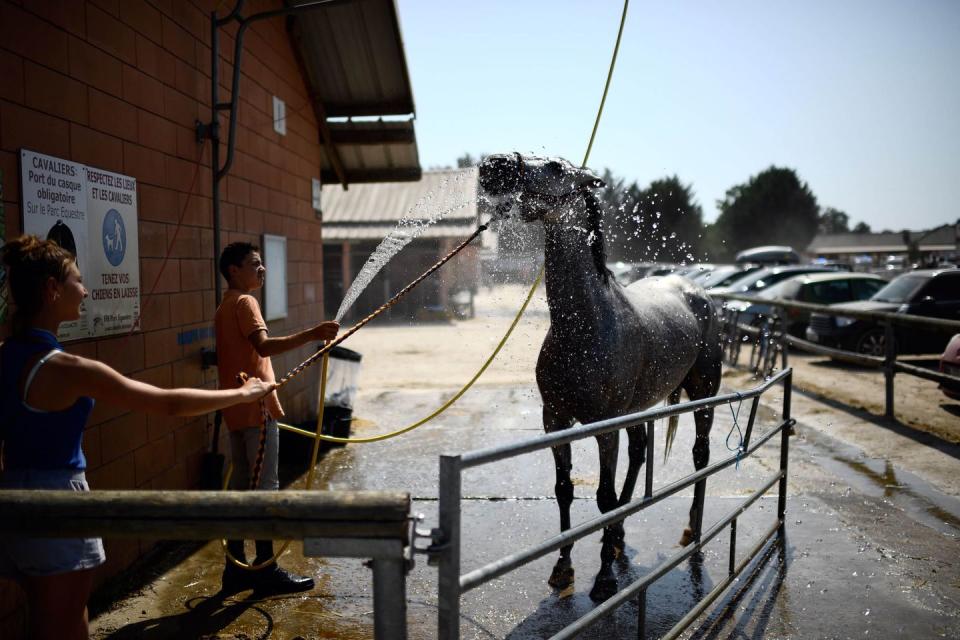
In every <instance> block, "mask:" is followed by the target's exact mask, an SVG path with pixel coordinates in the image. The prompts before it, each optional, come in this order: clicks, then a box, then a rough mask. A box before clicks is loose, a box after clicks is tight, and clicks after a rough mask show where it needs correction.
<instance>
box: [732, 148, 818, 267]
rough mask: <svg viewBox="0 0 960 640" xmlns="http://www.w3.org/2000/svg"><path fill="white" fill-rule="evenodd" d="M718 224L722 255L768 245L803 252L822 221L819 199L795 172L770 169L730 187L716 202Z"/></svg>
mask: <svg viewBox="0 0 960 640" xmlns="http://www.w3.org/2000/svg"><path fill="white" fill-rule="evenodd" d="M717 208H718V209H719V210H720V215H719V216H718V217H717V222H716V224H715V226H716V231H717V238H718V239H719V240H720V241H721V242H722V243H723V246H724V250H723V255H722V256H716V257H715V259H716V258H719V257H723V258H727V259H729V258H732V257H733V254H735V253H736V252H738V251H742V250H743V249H747V248H749V247H755V246H757V245H765V244H782V245H789V246H792V247H794V248H795V249H799V250H801V251H802V250H803V249H805V248H806V247H807V245H808V244H809V243H810V240H811V239H812V238H813V236H814V234H815V233H816V232H817V227H818V224H819V218H820V215H819V214H820V207H819V206H818V205H817V198H816V197H815V196H814V195H813V193H812V192H811V191H810V187H808V186H807V184H806V183H804V182H801V181H800V178H798V177H797V174H796V172H795V171H794V170H793V169H787V168H781V167H774V166H771V167H770V168H769V169H766V170H765V171H762V172H760V173H759V174H757V175H756V176H752V177H751V178H750V179H749V180H748V181H747V183H746V184H738V185H736V186H733V187H731V188H730V189H729V190H728V191H727V193H726V197H725V198H724V199H723V200H720V201H718V202H717Z"/></svg>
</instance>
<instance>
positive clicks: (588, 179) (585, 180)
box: [580, 169, 607, 189]
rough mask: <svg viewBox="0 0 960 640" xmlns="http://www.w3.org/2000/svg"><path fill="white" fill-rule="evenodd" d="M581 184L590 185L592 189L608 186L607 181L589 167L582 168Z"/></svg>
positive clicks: (582, 185)
mask: <svg viewBox="0 0 960 640" xmlns="http://www.w3.org/2000/svg"><path fill="white" fill-rule="evenodd" d="M580 186H581V187H590V188H591V189H602V188H603V187H605V186H607V183H606V182H604V181H603V180H601V179H600V177H599V176H597V175H596V174H594V173H593V172H592V171H590V170H589V169H581V170H580Z"/></svg>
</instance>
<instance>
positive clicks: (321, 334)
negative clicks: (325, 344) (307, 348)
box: [311, 320, 340, 340]
mask: <svg viewBox="0 0 960 640" xmlns="http://www.w3.org/2000/svg"><path fill="white" fill-rule="evenodd" d="M339 331H340V323H338V322H333V321H332V320H331V321H329V322H321V323H320V324H318V325H317V326H315V327H314V328H313V329H311V334H312V336H313V339H314V340H333V339H334V338H336V337H337V333H338V332H339Z"/></svg>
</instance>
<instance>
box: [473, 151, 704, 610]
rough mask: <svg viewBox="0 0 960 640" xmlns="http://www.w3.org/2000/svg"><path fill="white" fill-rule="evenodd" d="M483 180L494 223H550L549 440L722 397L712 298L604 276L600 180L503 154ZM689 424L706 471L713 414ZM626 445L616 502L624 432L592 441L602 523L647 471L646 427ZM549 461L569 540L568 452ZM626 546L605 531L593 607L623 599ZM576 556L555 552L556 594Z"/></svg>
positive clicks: (544, 372)
mask: <svg viewBox="0 0 960 640" xmlns="http://www.w3.org/2000/svg"><path fill="white" fill-rule="evenodd" d="M479 180H480V189H479V191H480V193H479V196H480V198H481V199H484V200H486V201H487V202H489V203H490V204H491V205H492V206H493V207H494V208H495V209H496V214H495V217H501V218H507V217H510V216H512V215H519V217H520V219H521V220H523V221H524V222H534V221H536V220H541V221H543V225H544V231H545V251H546V256H545V267H546V288H547V302H548V305H549V308H550V329H549V331H548V332H547V336H546V338H545V339H544V341H543V346H542V347H541V349H540V357H539V359H538V361H537V384H538V386H539V387H540V395H541V398H542V399H543V427H544V429H545V430H546V432H547V433H552V432H555V431H558V430H561V429H567V428H569V427H570V426H572V425H573V424H574V422H579V423H581V424H586V423H590V422H595V421H597V420H603V419H606V418H612V417H615V416H620V415H624V414H627V413H632V412H636V411H641V410H643V409H647V408H649V407H651V406H653V405H655V404H656V403H657V402H659V401H661V400H663V399H664V398H668V400H669V402H671V403H672V404H675V403H677V402H679V398H680V391H681V390H684V391H686V392H687V395H688V396H689V397H690V398H691V399H699V398H706V397H709V396H713V395H716V393H717V389H718V388H719V386H720V370H721V356H722V349H721V340H720V331H719V327H718V323H717V320H716V316H715V314H714V313H713V308H712V304H711V302H710V299H709V298H708V297H707V295H706V294H705V293H704V291H703V289H701V288H699V287H697V286H695V285H694V284H692V283H691V282H690V281H689V280H687V279H685V278H681V277H679V276H666V277H661V278H646V279H643V280H640V281H638V282H636V283H634V284H632V285H630V286H629V287H626V288H624V287H622V286H620V285H619V284H618V283H617V282H616V281H615V280H614V278H613V277H612V276H611V274H610V272H609V270H608V269H607V268H606V266H605V250H604V242H603V235H602V233H601V227H600V219H601V209H600V204H599V201H598V200H597V197H596V195H594V193H593V189H597V188H599V187H602V186H604V184H603V182H602V181H601V180H600V179H599V178H597V177H596V176H595V175H593V174H591V173H590V172H589V171H586V170H582V169H578V168H576V167H574V166H573V165H571V164H570V163H569V162H567V161H566V160H562V159H555V158H549V159H545V158H536V157H530V156H522V155H520V154H507V155H493V156H489V157H487V158H486V159H485V160H484V161H483V162H482V163H481V164H480V173H479ZM694 418H695V421H696V430H697V433H696V442H695V444H694V446H693V463H694V466H695V467H696V468H697V469H702V468H703V467H705V466H706V465H707V463H708V461H709V458H710V440H709V434H710V427H711V425H712V423H713V410H712V409H704V410H701V411H697V412H696V413H695V414H694ZM674 424H675V423H674ZM627 436H628V438H629V447H628V451H629V455H630V461H629V467H628V469H627V475H626V479H625V481H624V486H623V490H622V491H621V493H620V495H619V497H618V496H617V493H616V487H615V486H614V479H615V477H616V468H617V452H618V448H619V434H618V432H613V433H609V434H605V435H602V436H598V437H597V444H598V446H599V450H600V487H599V489H597V504H598V506H599V508H600V511H601V512H604V513H606V512H607V511H610V510H612V509H615V508H616V507H618V506H620V505H623V504H626V503H627V502H629V501H630V500H631V498H632V495H633V490H634V486H635V485H636V481H637V476H638V474H639V472H640V467H641V465H642V464H643V462H644V457H645V451H646V439H647V436H646V431H645V429H644V428H643V427H640V426H638V427H632V428H630V429H627ZM553 457H554V462H555V465H556V474H557V484H556V495H557V504H558V505H559V506H560V529H561V530H566V529H568V528H569V527H570V504H571V502H572V501H573V483H572V482H571V480H570V471H571V456H570V445H569V444H565V445H561V446H558V447H555V448H554V449H553ZM705 491H706V481H705V480H702V481H700V482H699V483H697V484H696V486H695V489H694V499H693V506H692V507H691V509H690V524H689V527H688V528H687V529H686V530H685V531H684V533H683V537H682V538H681V541H680V542H681V544H682V545H686V544H689V542H690V541H691V540H696V539H699V537H700V533H701V529H702V521H703V500H704V494H705ZM623 538H624V530H623V523H622V522H619V523H616V524H614V525H610V526H608V527H606V529H605V530H604V533H603V547H602V550H601V552H600V560H601V566H600V572H599V573H598V574H597V577H596V580H595V581H594V586H593V589H592V590H591V591H590V597H591V598H593V599H594V600H596V601H600V600H605V599H607V598H609V597H610V596H612V595H613V594H614V593H616V591H617V581H616V577H615V576H614V573H613V569H612V564H613V561H614V559H615V558H616V557H617V556H618V555H619V554H620V553H621V552H622V551H623V546H624V541H623ZM572 547H573V545H570V546H567V547H564V548H562V549H561V550H560V558H559V560H557V563H556V565H555V566H554V568H553V572H552V574H551V576H550V580H549V584H550V585H551V586H553V587H555V588H558V589H563V588H566V587H568V586H569V585H571V584H572V583H573V576H574V572H573V566H572V564H571V561H570V551H571V549H572Z"/></svg>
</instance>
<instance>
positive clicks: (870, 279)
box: [726, 272, 887, 337]
mask: <svg viewBox="0 0 960 640" xmlns="http://www.w3.org/2000/svg"><path fill="white" fill-rule="evenodd" d="M886 284H887V281H886V280H884V279H883V278H881V277H880V276H875V275H872V274H868V273H849V272H842V273H808V274H804V275H800V276H794V277H792V278H789V279H787V280H784V281H782V282H778V283H777V284H775V285H773V286H770V287H767V288H766V289H764V290H762V291H761V292H760V293H758V294H757V296H756V298H757V301H756V302H746V301H744V300H731V301H729V302H728V303H727V305H726V306H727V308H728V309H734V310H737V311H739V312H740V317H739V321H740V322H742V323H744V324H752V325H758V324H760V322H762V321H763V319H764V318H766V317H767V316H769V315H770V314H771V313H774V312H775V309H776V307H774V305H771V304H770V303H769V302H767V301H768V300H773V299H776V298H780V299H782V300H796V301H798V302H810V303H813V304H835V303H837V302H850V301H853V300H866V299H867V298H869V297H870V296H872V295H873V294H875V293H876V292H877V291H879V290H880V289H882V288H883V286H884V285H886ZM782 317H783V318H784V320H785V322H786V327H785V328H786V330H787V332H788V333H790V334H791V335H794V336H798V337H803V335H804V332H805V331H806V329H807V324H808V323H809V322H810V312H809V311H802V310H800V309H786V310H785V311H784V312H783V315H782Z"/></svg>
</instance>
